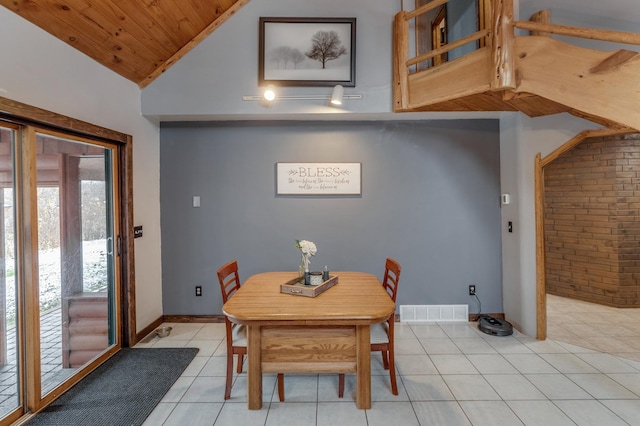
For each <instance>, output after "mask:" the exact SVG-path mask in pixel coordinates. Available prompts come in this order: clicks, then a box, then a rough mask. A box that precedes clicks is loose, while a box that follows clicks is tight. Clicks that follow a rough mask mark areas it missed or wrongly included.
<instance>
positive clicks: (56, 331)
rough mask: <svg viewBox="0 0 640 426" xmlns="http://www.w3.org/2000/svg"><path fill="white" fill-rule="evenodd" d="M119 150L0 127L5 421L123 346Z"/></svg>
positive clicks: (1, 395) (0, 402)
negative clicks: (120, 335)
mask: <svg viewBox="0 0 640 426" xmlns="http://www.w3.org/2000/svg"><path fill="white" fill-rule="evenodd" d="M117 150H118V146H117V145H115V144H109V143H106V142H103V141H97V140H92V139H87V138H83V137H79V136H76V135H70V134H64V133H60V132H57V131H52V130H46V129H39V128H35V127H33V126H26V125H13V124H9V123H3V122H1V121H0V237H1V238H0V314H1V315H0V420H1V419H2V418H5V420H8V419H11V418H13V417H15V416H16V415H18V414H22V413H24V412H28V411H35V410H38V409H39V408H40V407H42V406H44V405H46V404H48V403H49V402H51V401H52V400H53V399H55V398H56V397H57V396H59V395H60V394H61V393H62V392H64V391H65V390H66V389H68V388H69V387H70V386H71V385H73V384H74V383H76V382H77V381H78V380H79V379H80V378H81V377H82V376H83V375H85V374H86V373H87V372H88V371H89V370H90V369H91V368H93V367H95V365H97V364H98V363H99V362H101V361H103V360H104V359H106V358H107V357H108V356H109V355H110V354H111V353H113V352H114V351H115V350H117V349H118V348H119V346H120V344H121V342H120V341H119V334H118V333H117V330H119V329H120V322H119V318H120V317H121V315H120V303H119V300H120V283H119V279H118V277H119V276H120V274H119V267H120V266H119V257H118V256H119V252H118V250H119V244H118V235H119V221H118V220H117V218H118V203H116V200H117V197H118V190H117V188H118V180H117V176H118V173H117V170H118V164H117V159H118V155H117ZM7 416H8V417H7Z"/></svg>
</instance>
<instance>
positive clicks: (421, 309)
mask: <svg viewBox="0 0 640 426" xmlns="http://www.w3.org/2000/svg"><path fill="white" fill-rule="evenodd" d="M434 321H469V305H400V322H434Z"/></svg>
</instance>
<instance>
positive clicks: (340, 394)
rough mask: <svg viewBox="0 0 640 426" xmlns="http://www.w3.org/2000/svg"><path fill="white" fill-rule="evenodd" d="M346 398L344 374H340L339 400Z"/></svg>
mask: <svg viewBox="0 0 640 426" xmlns="http://www.w3.org/2000/svg"><path fill="white" fill-rule="evenodd" d="M343 396H344V374H343V373H340V374H339V375H338V398H342V397H343Z"/></svg>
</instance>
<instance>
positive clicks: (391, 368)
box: [388, 346, 398, 395]
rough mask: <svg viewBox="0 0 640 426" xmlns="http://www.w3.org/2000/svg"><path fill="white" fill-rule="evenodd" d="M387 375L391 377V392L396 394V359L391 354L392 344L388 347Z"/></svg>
mask: <svg viewBox="0 0 640 426" xmlns="http://www.w3.org/2000/svg"><path fill="white" fill-rule="evenodd" d="M388 353H389V377H390V378H391V393H393V394H394V395H397V394H398V384H397V383H396V361H395V359H394V355H393V346H391V347H390V348H389V352H388Z"/></svg>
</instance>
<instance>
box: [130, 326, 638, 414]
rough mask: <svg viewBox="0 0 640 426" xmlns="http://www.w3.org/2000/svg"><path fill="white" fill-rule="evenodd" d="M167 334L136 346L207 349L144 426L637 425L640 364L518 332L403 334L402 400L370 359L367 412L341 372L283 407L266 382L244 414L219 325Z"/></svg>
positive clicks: (417, 329)
mask: <svg viewBox="0 0 640 426" xmlns="http://www.w3.org/2000/svg"><path fill="white" fill-rule="evenodd" d="M169 325H171V326H172V327H173V331H172V333H171V335H170V336H169V337H166V338H163V339H159V338H157V337H154V338H152V339H144V340H143V342H144V343H143V342H141V343H139V344H138V345H137V347H176V346H178V347H194V346H195V347H198V348H200V352H199V353H198V356H196V358H195V359H194V360H193V361H192V362H191V364H190V365H189V367H188V368H187V370H186V371H185V372H184V374H183V375H182V376H181V377H180V378H179V379H178V381H177V382H176V383H175V385H174V386H173V387H172V388H171V390H170V391H169V392H168V393H167V395H165V397H164V399H163V400H162V402H161V403H160V404H159V405H158V406H157V407H156V409H155V410H154V411H153V413H152V414H151V415H150V416H149V418H148V419H147V421H146V423H145V425H148V426H157V425H164V426H170V425H180V426H182V425H190V426H197V425H216V426H224V425H243V426H250V425H267V426H269V425H284V426H286V425H295V426H305V425H318V426H321V425H331V426H335V425H348V426H352V425H356V426H357V425H368V426H378V425H385V426H388V425H403V426H404V425H446V426H453V425H491V426H496V425H497V426H502V425H508V426H511V425H522V424H526V425H544V426H554V425H576V424H577V425H607V426H609V425H628V424H632V425H640V362H639V361H634V360H630V359H627V358H622V357H618V356H614V355H611V354H606V353H602V352H598V351H595V350H592V349H587V348H583V347H580V346H576V345H572V344H569V343H564V342H558V341H553V340H546V341H538V340H536V339H534V338H531V337H528V336H525V335H522V334H520V333H518V332H515V333H514V335H513V336H508V337H496V336H489V335H487V334H484V333H481V332H480V331H478V329H477V328H476V324H475V323H466V322H465V323H437V324H436V323H430V324H418V325H407V324H400V323H399V324H397V327H396V365H397V370H398V374H399V377H398V388H399V395H398V396H394V395H392V394H391V390H390V386H389V375H388V372H387V371H385V370H384V369H383V367H382V362H381V359H380V354H379V353H373V354H372V362H371V366H372V406H371V409H369V410H358V409H357V408H356V406H355V393H354V386H355V376H353V375H347V378H346V387H345V396H344V398H343V399H340V398H338V396H337V387H338V377H337V375H336V374H321V375H315V374H314V375H292V374H287V375H285V397H286V402H282V403H281V402H279V401H278V395H277V392H274V390H275V385H276V380H275V376H273V375H270V376H266V377H265V378H264V382H263V391H264V393H263V401H264V404H263V408H262V409H261V410H255V411H249V410H248V409H247V406H246V404H247V402H246V401H247V379H246V368H245V372H243V373H242V374H239V375H236V377H235V382H234V386H233V389H232V396H231V399H230V400H228V401H224V399H223V397H224V384H225V359H226V354H225V348H226V347H225V342H224V333H225V332H224V324H182V323H181V324H169Z"/></svg>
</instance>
